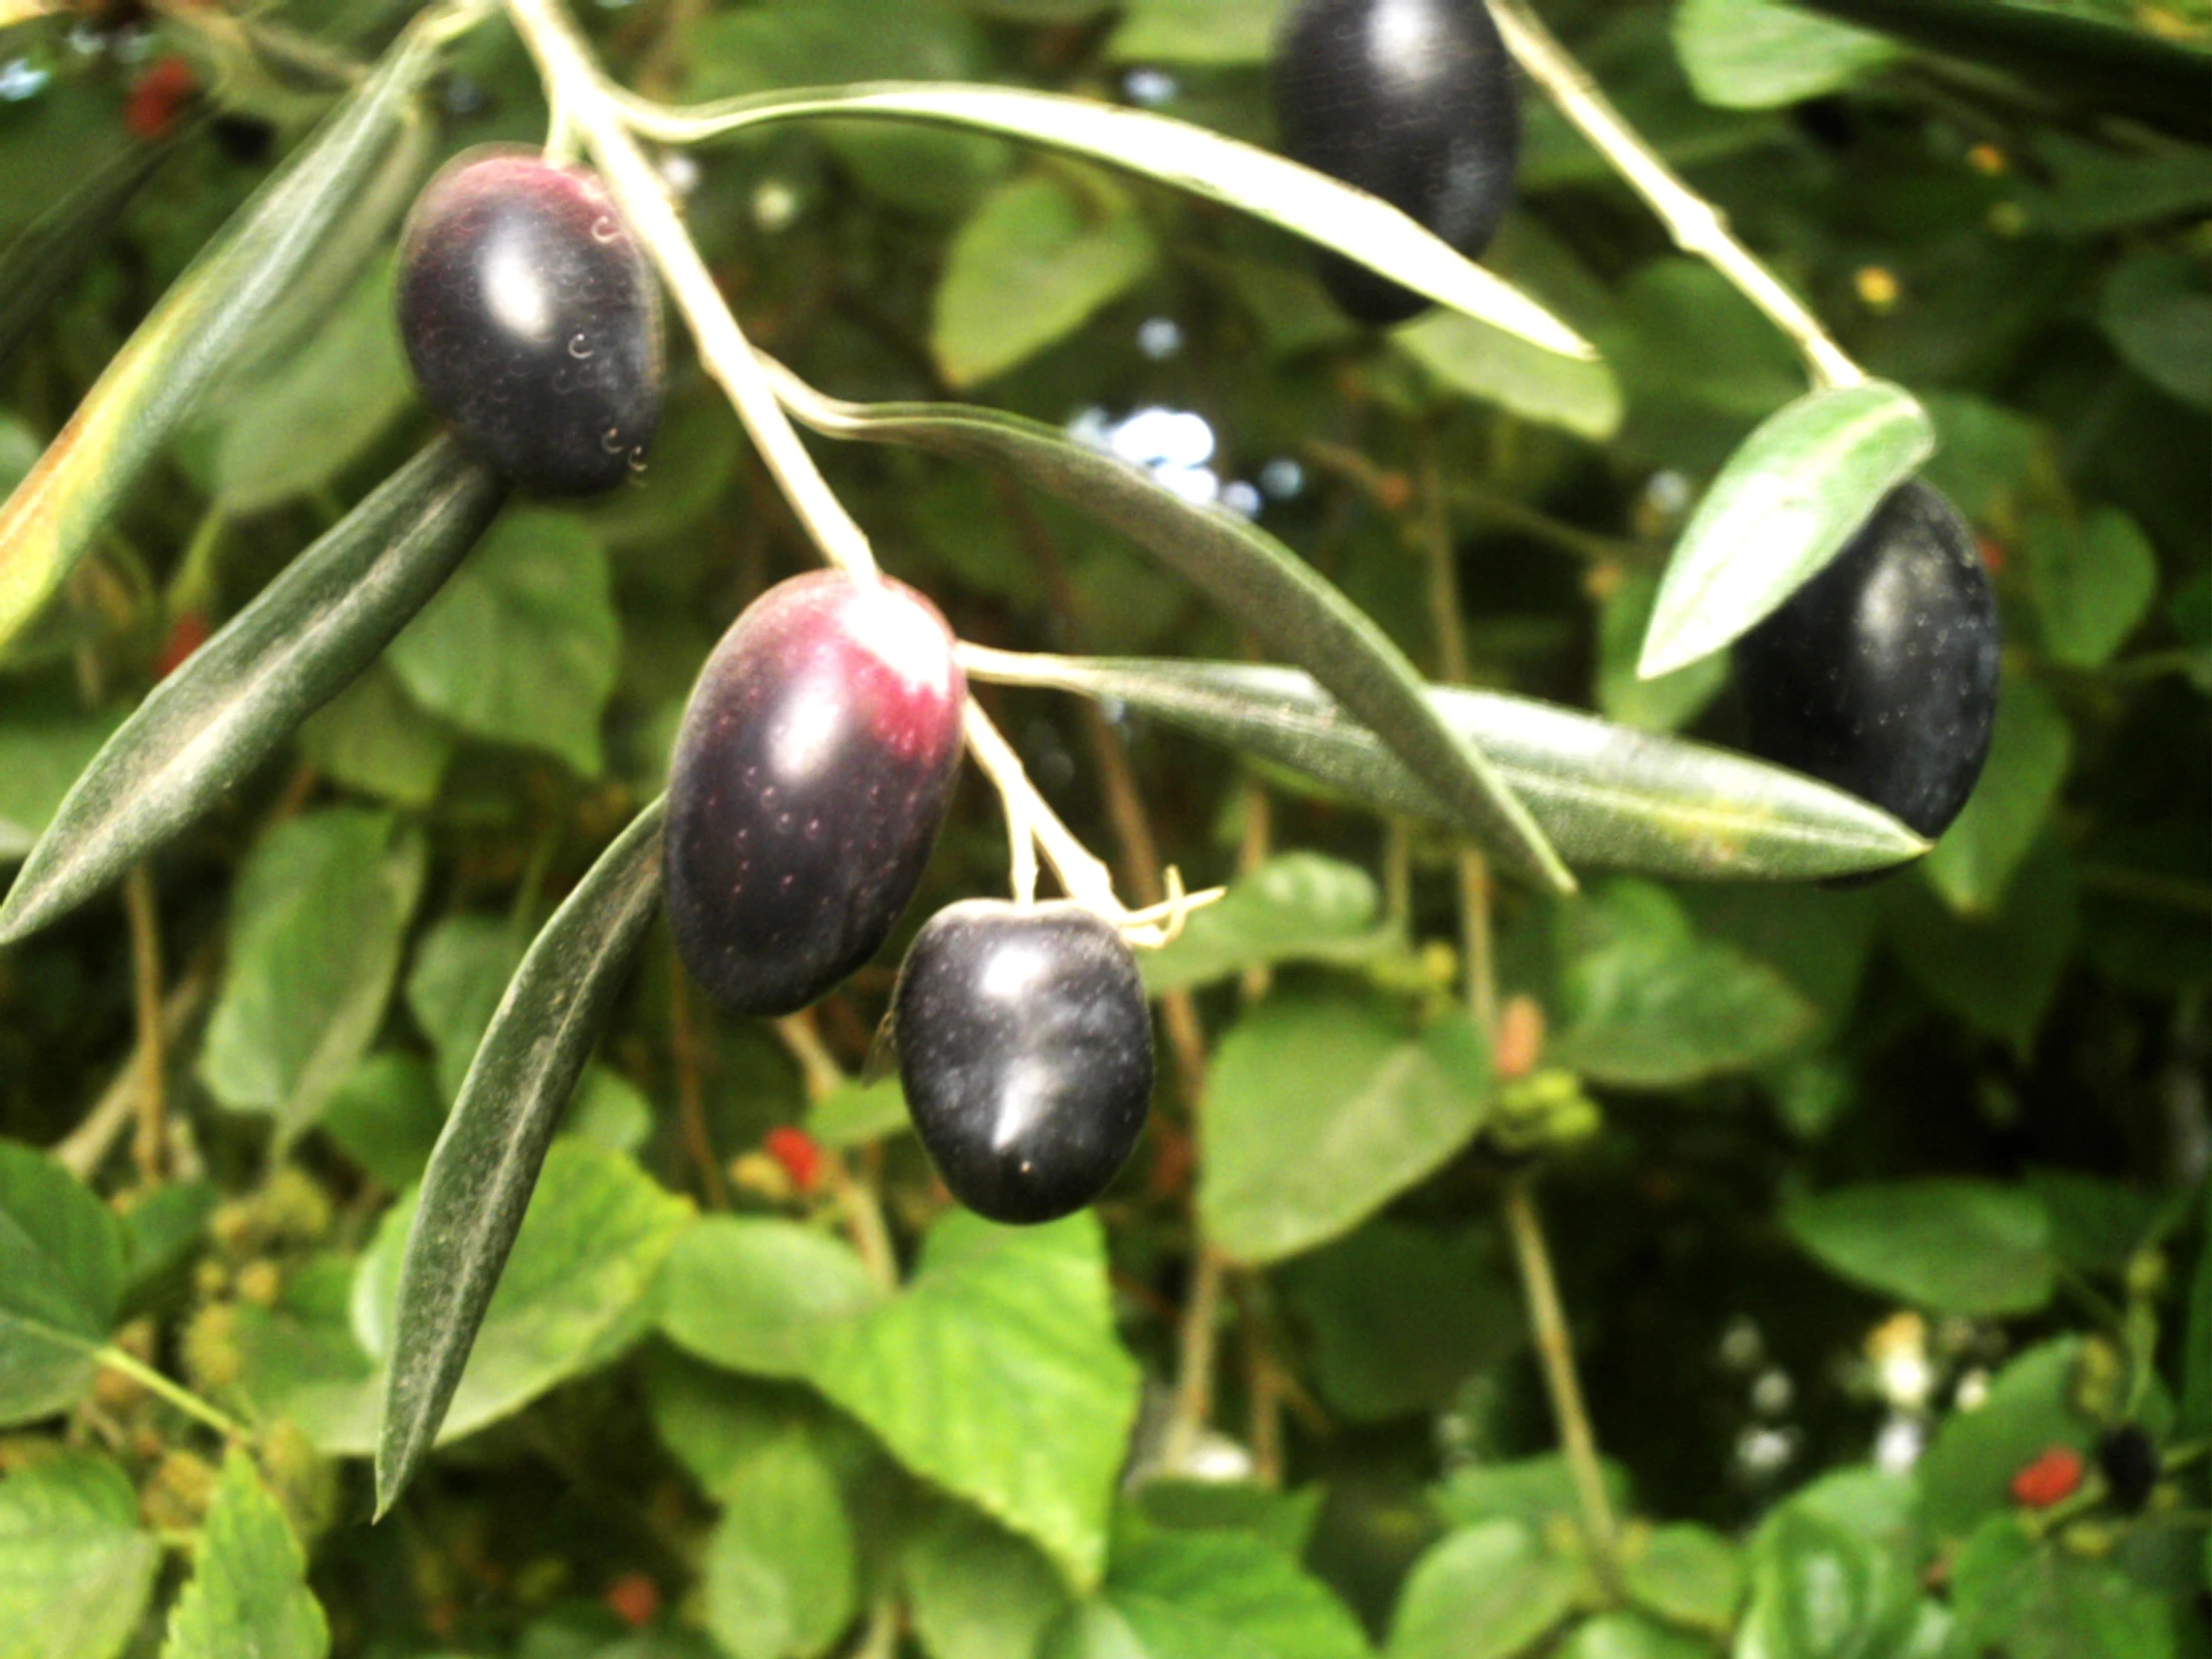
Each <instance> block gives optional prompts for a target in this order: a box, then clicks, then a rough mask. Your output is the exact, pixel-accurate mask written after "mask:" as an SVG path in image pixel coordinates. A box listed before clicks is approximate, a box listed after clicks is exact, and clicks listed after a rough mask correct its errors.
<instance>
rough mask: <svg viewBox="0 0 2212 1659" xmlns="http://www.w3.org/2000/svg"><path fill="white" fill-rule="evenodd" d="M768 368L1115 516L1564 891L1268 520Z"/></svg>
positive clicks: (1400, 657)
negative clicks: (851, 397)
mask: <svg viewBox="0 0 2212 1659" xmlns="http://www.w3.org/2000/svg"><path fill="white" fill-rule="evenodd" d="M772 372H774V373H775V374H776V378H777V384H778V388H779V393H780V395H782V396H783V397H784V398H785V400H786V401H787V403H789V405H790V406H791V409H792V412H793V413H794V414H795V415H796V416H798V418H799V419H800V420H802V421H804V422H806V423H807V424H808V425H810V426H812V427H814V428H815V429H816V430H817V431H820V432H824V433H827V434H828V435H830V436H831V437H839V438H856V439H859V440H861V441H863V442H868V443H894V444H904V445H908V446H911V447H914V448H918V449H926V450H929V451H932V452H933V453H936V454H940V455H949V456H953V457H955V458H958V459H962V460H976V461H983V462H986V463H990V464H994V465H997V466H1000V467H1003V468H1005V469H1006V470H1008V471H1011V472H1013V473H1014V474H1015V475H1017V476H1018V477H1020V478H1022V479H1023V480H1024V481H1026V482H1028V483H1031V484H1034V485H1036V486H1037V487H1038V488H1040V489H1043V490H1047V491H1049V492H1050V493H1052V494H1054V495H1057V496H1059V497H1060V498H1061V499H1062V500H1065V501H1067V502H1068V503H1070V504H1071V505H1073V506H1075V507H1078V508H1080V509H1081V510H1083V511H1084V512H1087V513H1089V514H1090V515H1091V516H1092V517H1094V518H1096V519H1098V520H1099V521H1100V522H1102V523H1105V524H1110V525H1112V526H1113V527H1114V528H1115V529H1117V530H1119V531H1121V532H1122V533H1123V534H1125V535H1127V536H1128V537H1130V539H1132V540H1133V541H1135V542H1137V543H1138V544H1139V545H1140V546H1142V547H1144V548H1145V549H1146V550H1147V551H1148V552H1150V553H1151V554H1152V555H1153V556H1154V557H1155V558H1157V559H1159V561H1160V562H1161V563H1162V564H1164V565H1166V566H1168V568H1170V569H1171V570H1173V571H1175V572H1176V573H1177V574H1178V575H1180V576H1182V577H1184V578H1185V579H1186V580H1188V581H1190V582H1191V583H1193V584H1194V585H1195V586H1197V587H1198V588H1199V589H1200V590H1201V591H1203V592H1204V593H1205V594H1206V595H1207V596H1208V597H1209V598H1211V599H1212V600H1213V601H1214V602H1215V603H1216V604H1218V605H1219V606H1221V607H1222V609H1223V610H1225V611H1227V612H1229V613H1230V614H1231V615H1232V616H1234V617H1236V618H1237V620H1238V621H1240V622H1242V623H1243V624H1245V626H1246V627H1248V628H1250V629H1251V630H1252V631H1253V633H1254V634H1256V635H1257V636H1258V637H1259V638H1260V640H1261V641H1262V642H1263V643H1264V644H1266V645H1267V646H1268V647H1269V649H1271V650H1273V651H1276V652H1279V653H1281V654H1282V655H1283V656H1285V657H1288V658H1290V659H1292V660H1293V661H1294V662H1297V663H1300V664H1302V665H1304V666H1305V667H1306V668H1307V669H1309V670H1311V671H1312V673H1313V675H1314V677H1315V678H1316V679H1317V680H1319V681H1320V682H1321V683H1322V684H1323V685H1324V686H1326V687H1327V688H1328V690H1329V692H1330V693H1331V694H1332V695H1333V696H1335V697H1336V698H1337V699H1338V700H1339V701H1340V702H1341V703H1342V704H1343V705H1344V707H1345V709H1346V710H1348V711H1349V712H1350V713H1351V714H1352V715H1353V716H1354V717H1355V718H1357V719H1359V720H1360V721H1361V722H1363V723H1364V724H1365V725H1367V726H1368V727H1370V728H1371V729H1372V730H1373V731H1374V732H1375V733H1376V734H1377V735H1378V736H1379V737H1380V738H1381V739H1382V741H1383V744H1385V745H1387V746H1388V748H1389V750H1390V751H1391V752H1393V753H1394V754H1396V756H1397V757H1398V759H1399V760H1400V761H1402V762H1403V763H1404V765H1405V767H1406V768H1407V769H1408V770H1409V771H1410V772H1411V773H1412V774H1413V775H1414V776H1416V777H1418V778H1419V779H1421V780H1422V782H1423V784H1424V785H1425V786H1426V787H1427V789H1428V790H1429V791H1430V792H1431V793H1430V799H1431V800H1432V801H1434V802H1436V803H1439V804H1440V806H1441V809H1442V817H1443V819H1444V822H1446V823H1448V824H1450V825H1451V826H1452V827H1453V828H1454V829H1456V830H1461V831H1463V832H1465V833H1467V834H1469V835H1472V836H1474V837H1475V838H1476V839H1477V840H1479V841H1481V842H1482V843H1483V844H1484V846H1486V847H1487V848H1488V849H1489V850H1490V852H1491V853H1492V855H1493V856H1494V857H1495V858H1496V859H1497V860H1498V862H1499V864H1500V865H1501V866H1503V867H1504V868H1505V869H1507V870H1508V871H1510V872H1511V873H1513V874H1515V875H1518V876H1521V877H1523V878H1524V879H1528V880H1532V881H1535V882H1538V883H1539V884H1541V885H1544V886H1546V887H1549V888H1551V889H1552V890H1553V891H1556V892H1571V891H1573V890H1574V877H1573V876H1572V875H1571V874H1569V873H1568V870H1567V867H1566V865H1565V864H1564V863H1562V862H1561V861H1560V858H1559V855H1558V853H1557V852H1555V851H1553V850H1552V847H1551V843H1550V842H1549V841H1548V840H1546V839H1545V838H1544V832H1543V830H1541V829H1539V828H1538V827H1537V824H1536V822H1535V820H1534V819H1532V818H1531V817H1530V816H1529V813H1528V809H1527V808H1526V807H1524V806H1522V805H1521V803H1520V801H1519V800H1518V798H1516V797H1515V795H1514V794H1513V791H1512V788H1511V786H1509V785H1508V784H1506V783H1505V782H1504V781H1503V780H1502V779H1501V778H1499V776H1498V775H1497V773H1496V771H1495V769H1494V768H1493V767H1492V766H1491V765H1490V763H1489V762H1488V761H1487V760H1485V759H1484V758H1483V756H1482V753H1481V751H1480V750H1479V749H1477V748H1476V747H1475V746H1474V744H1473V743H1472V742H1470V741H1469V740H1468V739H1467V738H1466V737H1465V736H1464V735H1462V734H1460V733H1457V732H1454V731H1452V730H1451V728H1450V727H1449V726H1447V725H1446V724H1445V723H1444V721H1443V720H1442V718H1441V717H1440V716H1439V715H1438V714H1437V713H1436V711H1435V710H1434V709H1433V708H1432V707H1431V706H1430V705H1429V704H1428V703H1427V702H1426V701H1425V699H1424V698H1423V697H1422V695H1421V692H1422V683H1421V679H1420V675H1419V673H1418V672H1417V671H1416V670H1415V669H1414V667H1413V665H1412V664H1411V663H1410V662H1408V661H1407V660H1406V657H1405V654H1404V653H1403V652H1402V651H1400V650H1398V648H1397V647H1396V646H1395V645H1394V644H1392V643H1391V641H1390V639H1389V636H1387V635H1386V634H1384V633H1383V630H1382V629H1381V628H1380V627H1378V626H1377V625H1376V624H1375V622H1374V621H1373V620H1372V619H1371V618H1370V617H1369V616H1368V615H1367V614H1366V613H1365V612H1364V611H1362V610H1361V609H1360V608H1359V607H1358V606H1357V605H1355V604H1354V603H1353V602H1352V601H1351V600H1350V599H1348V598H1346V597H1345V595H1344V594H1343V593H1341V592H1340V591H1338V589H1337V588H1336V587H1335V586H1334V585H1333V584H1332V583H1331V582H1330V581H1329V580H1328V579H1327V578H1326V577H1324V576H1322V575H1321V573H1320V572H1318V571H1316V570H1315V569H1314V568H1313V566H1311V565H1309V564H1307V563H1306V562H1305V561H1304V560H1303V559H1301V558H1299V557H1298V556H1297V555H1296V554H1295V553H1293V552H1292V551H1291V550H1290V549H1289V548H1287V547H1285V546H1284V545H1283V544H1282V543H1281V542H1279V541H1277V540H1276V539H1275V538H1274V537H1273V536H1271V535H1269V534H1268V533H1267V532H1266V531H1264V530H1262V529H1260V528H1259V527H1258V526H1256V525H1254V524H1252V523H1251V522H1250V521H1248V520H1246V519H1242V518H1239V517H1237V516H1236V515H1235V514H1234V513H1230V512H1227V511H1224V510H1222V509H1219V508H1211V507H1201V506H1198V505H1196V504H1194V503H1192V502H1189V501H1186V500H1184V499H1183V498H1182V497H1181V496H1179V495H1177V494H1175V493H1174V492H1173V491H1172V490H1169V489H1166V488H1164V487H1163V486H1161V485H1159V484H1157V483H1155V482H1154V481H1153V480H1152V479H1150V478H1148V477H1147V476H1146V475H1145V474H1144V473H1143V472H1141V471H1139V470H1138V469H1137V468H1135V467H1133V466H1130V465H1128V464H1127V463H1126V462H1124V461H1122V460H1120V459H1118V458H1116V457H1115V456H1112V455H1107V454H1102V453H1100V452H1099V451H1097V450H1095V449H1089V448H1086V447H1084V446H1083V445H1082V444H1079V443H1075V442H1073V441H1072V440H1070V439H1068V438H1066V437H1063V436H1061V434H1060V433H1058V432H1056V431H1054V430H1053V429H1052V428H1051V427H1049V426H1044V425H1040V424H1039V423H1037V422H1036V421H1032V420H1025V419H1023V418H1021V417H1020V416H1019V415H1010V414H1002V413H1000V412H999V411H997V410H994V409H980V408H971V407H969V406H967V405H965V404H959V403H880V404H858V403H844V402H839V401H838V400H836V399H834V398H830V397H825V396H823V395H822V394H821V393H820V392H817V391H815V390H813V389H812V388H811V387H808V386H806V385H805V384H804V383H803V382H800V381H798V380H797V379H796V378H794V377H793V376H792V375H790V374H789V373H788V372H785V371H783V370H781V369H773V370H772Z"/></svg>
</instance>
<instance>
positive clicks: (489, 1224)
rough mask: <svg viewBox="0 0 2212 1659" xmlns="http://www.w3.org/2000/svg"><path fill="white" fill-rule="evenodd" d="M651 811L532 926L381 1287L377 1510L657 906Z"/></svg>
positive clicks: (391, 1489) (432, 1413)
mask: <svg viewBox="0 0 2212 1659" xmlns="http://www.w3.org/2000/svg"><path fill="white" fill-rule="evenodd" d="M662 813H663V808H662V805H661V803H659V802H656V803H655V804H654V805H653V806H651V807H648V808H647V809H646V810H645V811H644V812H642V813H640V814H639V815H638V816H637V818H636V819H635V820H633V821H632V823H631V825H630V828H629V829H627V830H624V831H623V832H622V834H621V835H620V836H619V837H618V838H617V839H616V840H615V842H614V844H613V845H612V846H610V847H609V848H608V849H607V851H606V852H605V853H603V854H602V855H601V857H600V859H599V861H598V862H597V863H596V864H594V865H593V866H592V868H591V872H590V873H589V874H588V875H586V876H585V877H584V879H583V880H582V882H580V883H579V884H578V885H577V887H576V890H575V891H574V892H572V893H570V894H569V896H568V898H567V900H566V901H565V902H564V903H563V904H562V905H561V907H560V909H559V910H557V911H555V912H554V915H553V919H552V920H550V921H549V922H547V923H546V924H545V927H544V929H543V930H542V931H541V932H540V933H539V934H538V936H537V939H536V941H535V942H534V943H532V945H531V946H530V949H529V952H528V954H527V955H525V956H524V957H523V960H522V966H521V967H520V968H519V969H518V970H517V971H516V973H515V976H514V980H513V982H512V983H511V984H510V985H509V986H508V988H507V995H506V997H505V999H504V1000H503V1001H502V1002H501V1003H500V1005H499V1010H498V1012H497V1013H496V1014H494V1015H493V1016H492V1022H491V1027H490V1029H489V1030H487V1031H486V1032H485V1033H484V1040H483V1043H482V1044H481V1046H480V1047H479V1048H478V1050H477V1053H476V1059H475V1063H474V1064H473V1065H471V1066H470V1068H469V1072H468V1076H467V1078H466V1080H465V1081H464V1082H463V1083H462V1085H461V1093H460V1098H459V1100H457V1101H456V1102H455V1103H454V1106H453V1112H452V1116H450V1117H449V1118H448V1119H447V1120H446V1124H445V1130H444V1133H443V1134H441V1135H440V1136H439V1137H438V1144H437V1150H436V1151H435V1152H434V1153H433V1154H432V1155H431V1159H430V1168H429V1170H428V1172H427V1173H426V1174H425V1175H424V1177H423V1183H422V1196H421V1203H420V1206H419V1208H418V1209H417V1211H416V1213H415V1218H414V1224H413V1226H412V1227H411V1228H410V1230H409V1233H408V1237H407V1242H406V1253H405V1256H404V1258H403V1260H402V1263H401V1266H400V1269H399V1276H398V1285H397V1288H396V1292H395V1300H396V1309H395V1313H394V1319H395V1322H396V1323H395V1326H394V1334H393V1339H392V1355H393V1360H392V1368H391V1376H390V1382H389V1388H388V1394H387V1397H386V1399H385V1401H384V1407H383V1422H382V1426H381V1429H380V1430H379V1432H378V1436H377V1442H376V1492H377V1504H376V1507H377V1511H378V1513H382V1512H383V1511H385V1510H387V1509H389V1508H390V1507H391V1504H392V1500H393V1499H394V1498H395V1497H397V1496H398V1495H399V1491H400V1488H401V1487H403V1486H404V1485H405V1484H406V1483H407V1480H408V1477H409V1476H411V1475H412V1474H413V1472H414V1470H415V1468H416V1466H417V1465H418V1464H419V1463H420V1461H421V1459H422V1457H423V1456H424V1455H425V1454H426V1453H427V1452H428V1450H429V1448H430V1444H431V1441H432V1440H433V1438H434V1437H435V1436H436V1434H437V1432H438V1425H439V1423H440V1422H441V1421H443V1420H444V1417H445V1414H446V1408H447V1406H448V1404H449V1403H450V1402H451V1401H452V1400H453V1397H454V1390H455V1389H456V1388H457V1387H459V1386H461V1385H462V1382H463V1379H462V1368H463V1367H464V1366H465V1365H466V1364H467V1363H468V1356H469V1348H470V1345H471V1344H472V1343H473V1342H474V1340H475V1337H476V1328H477V1326H478V1324H479V1323H481V1322H482V1321H483V1320H484V1319H485V1317H486V1310H487V1308H488V1307H495V1306H496V1305H497V1304H496V1299H495V1298H494V1296H493V1292H494V1290H495V1289H496V1288H497V1287H498V1285H499V1283H500V1273H501V1270H502V1269H503V1268H504V1267H505V1266H506V1265H507V1253H508V1251H509V1249H510V1248H513V1247H515V1245H516V1242H517V1234H518V1231H519V1232H520V1233H523V1234H525V1235H526V1234H527V1233H528V1225H527V1222H526V1219H525V1216H524V1210H525V1207H526V1206H528V1205H529V1203H530V1194H531V1190H532V1188H533V1187H534V1186H535V1185H536V1184H537V1179H538V1172H539V1168H540V1166H541V1164H542V1163H543V1162H544V1160H545V1157H546V1148H547V1146H548V1144H549V1143H550V1142H551V1140H552V1138H553V1131H554V1128H555V1126H556V1125H557V1124H558V1123H559V1122H560V1115H561V1108H562V1107H563V1106H564V1105H566V1104H567V1102H568V1097H569V1095H570V1093H571V1092H572V1091H573V1090H574V1088H575V1086H576V1080H577V1078H578V1077H579V1076H580V1075H581V1074H582V1072H583V1069H584V1064H585V1062H586V1061H587V1060H588V1059H589V1058H590V1057H591V1050H592V1045H593V1044H594V1043H596V1042H597V1041H598V1039H599V1032H600V1029H601V1027H602V1026H603V1025H604V1024H605V1022H606V1020H607V1018H608V1016H609V1015H610V1014H611V1013H612V1011H613V1004H614V1000H615V997H616V995H617V994H618V993H619V992H620V991H621V989H622V985H623V982H624V980H625V979H627V978H628V976H629V970H630V963H631V961H632V959H633V958H634V957H635V956H636V954H637V950H638V946H639V945H640V943H642V942H643V940H644V937H645V929H646V924H647V923H648V922H650V921H651V920H652V919H653V914H654V911H655V910H656V909H657V908H658V906H659V902H660V893H661V819H662ZM663 1248H665V1246H664V1247H663ZM655 1261H656V1264H657V1261H658V1258H657V1257H656V1258H655Z"/></svg>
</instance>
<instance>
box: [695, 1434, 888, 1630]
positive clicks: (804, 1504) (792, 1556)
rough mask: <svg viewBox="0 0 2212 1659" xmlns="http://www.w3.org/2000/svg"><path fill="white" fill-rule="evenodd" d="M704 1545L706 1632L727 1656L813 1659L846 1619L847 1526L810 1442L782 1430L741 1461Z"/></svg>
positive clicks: (851, 1594) (849, 1602) (850, 1565)
mask: <svg viewBox="0 0 2212 1659" xmlns="http://www.w3.org/2000/svg"><path fill="white" fill-rule="evenodd" d="M724 1490H725V1492H726V1493H727V1496H728V1506H727V1507H726V1508H725V1509H724V1510H723V1513H722V1520H721V1522H720V1523H719V1524H718V1525H717V1526H716V1527H715V1530H714V1534H713V1536H712V1537H711V1538H709V1540H708V1542H707V1558H706V1563H705V1576H706V1594H707V1606H706V1614H707V1628H708V1629H709V1630H711V1631H712V1632H713V1633H714V1635H715V1638H716V1639H717V1640H718V1641H720V1642H721V1643H722V1645H723V1647H724V1648H726V1649H727V1650H728V1651H729V1654H730V1659H814V1656H815V1655H817V1654H820V1653H823V1652H824V1651H826V1650H827V1649H828V1648H829V1647H830V1644H831V1643H832V1642H834V1641H835V1640H836V1639H837V1637H838V1635H839V1634H840V1633H841V1632H842V1631H843V1629H844V1627H845V1626H846V1625H847V1624H849V1623H850V1622H851V1619H852V1614H853V1610H854V1608H855V1606H856V1605H857V1601H858V1595H857V1590H856V1587H855V1584H854V1577H855V1562H854V1548H853V1538H852V1523H851V1522H850V1521H849V1520H848V1519H847V1518H846V1516H845V1511H844V1499H843V1497H842V1496H841V1495H840V1494H839V1492H838V1490H837V1479H836V1475H835V1473H834V1472H833V1471H832V1470H831V1469H830V1466H829V1465H828V1464H827V1463H825V1462H824V1461H823V1458H822V1455H821V1453H820V1452H819V1451H818V1450H817V1449H816V1447H815V1445H814V1442H813V1441H812V1439H811V1438H810V1437H809V1436H807V1435H806V1434H804V1433H792V1432H787V1433H784V1434H781V1435H779V1436H778V1437H777V1438H775V1439H773V1440H771V1441H770V1442H769V1443H768V1444H767V1445H765V1446H763V1447H761V1448H760V1449H759V1450H757V1451H754V1452H752V1453H751V1454H750V1455H748V1456H746V1457H744V1458H742V1459H740V1460H739V1462H738V1463H737V1464H736V1466H735V1467H734V1468H732V1470H731V1471H730V1475H729V1480H728V1484H727V1485H726V1486H725V1488H724Z"/></svg>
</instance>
